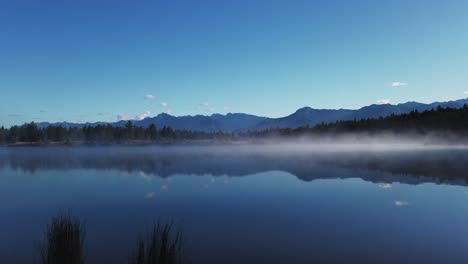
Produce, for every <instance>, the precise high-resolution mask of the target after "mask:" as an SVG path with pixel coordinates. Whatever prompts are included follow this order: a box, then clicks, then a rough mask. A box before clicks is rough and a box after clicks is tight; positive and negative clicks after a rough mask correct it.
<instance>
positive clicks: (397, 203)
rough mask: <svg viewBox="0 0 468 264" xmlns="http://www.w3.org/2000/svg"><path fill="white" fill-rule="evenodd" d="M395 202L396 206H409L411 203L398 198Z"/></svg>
mask: <svg viewBox="0 0 468 264" xmlns="http://www.w3.org/2000/svg"><path fill="white" fill-rule="evenodd" d="M393 203H394V204H395V206H397V207H403V206H408V205H409V203H408V202H405V201H398V200H396V201H394V202H393Z"/></svg>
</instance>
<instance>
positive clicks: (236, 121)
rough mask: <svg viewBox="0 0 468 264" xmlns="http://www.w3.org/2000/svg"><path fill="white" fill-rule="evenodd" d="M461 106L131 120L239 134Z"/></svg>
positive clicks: (456, 103)
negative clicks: (286, 114)
mask: <svg viewBox="0 0 468 264" xmlns="http://www.w3.org/2000/svg"><path fill="white" fill-rule="evenodd" d="M464 104H468V98H466V99H460V100H456V101H448V102H434V103H431V104H424V103H418V102H407V103H402V104H397V105H392V104H382V105H376V104H373V105H369V106H365V107H362V108H360V109H357V110H350V109H314V108H310V107H303V108H300V109H298V110H297V111H296V112H294V113H293V114H291V115H288V116H285V117H280V118H268V117H262V116H255V115H249V114H243V113H228V114H226V115H222V114H212V115H210V116H205V115H195V116H190V115H189V116H178V117H176V116H172V115H169V114H166V113H162V114H159V115H157V116H154V117H147V118H145V119H143V120H132V122H134V124H135V125H136V126H141V127H145V128H146V127H148V126H149V125H151V124H156V126H157V127H158V128H162V127H164V126H169V127H172V128H173V129H176V130H192V131H205V132H216V131H223V132H241V131H247V130H263V129H269V128H297V127H301V126H307V125H308V126H314V125H317V124H320V123H332V122H335V121H338V120H354V119H363V118H378V117H385V116H389V115H391V114H396V115H398V114H404V113H408V112H410V111H413V110H418V111H424V110H430V109H432V108H436V107H438V106H441V107H452V108H460V107H462V106H463V105H464ZM126 123H127V121H125V120H121V121H117V122H113V123H106V122H96V123H82V124H80V123H68V122H61V123H48V122H42V123H38V126H39V127H47V126H48V125H61V126H64V127H67V128H68V127H83V126H96V125H102V124H111V125H113V126H124V125H125V124H126Z"/></svg>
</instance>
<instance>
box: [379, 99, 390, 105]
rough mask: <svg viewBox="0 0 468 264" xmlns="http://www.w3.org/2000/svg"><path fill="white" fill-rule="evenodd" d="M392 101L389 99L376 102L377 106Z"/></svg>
mask: <svg viewBox="0 0 468 264" xmlns="http://www.w3.org/2000/svg"><path fill="white" fill-rule="evenodd" d="M391 102H392V100H390V99H380V100H377V104H389V103H391Z"/></svg>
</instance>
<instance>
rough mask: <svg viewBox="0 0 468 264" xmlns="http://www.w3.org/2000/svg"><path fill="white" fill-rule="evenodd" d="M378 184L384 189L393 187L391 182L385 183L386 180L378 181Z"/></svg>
mask: <svg viewBox="0 0 468 264" xmlns="http://www.w3.org/2000/svg"><path fill="white" fill-rule="evenodd" d="M377 186H379V187H380V188H382V189H390V188H392V184H391V183H385V182H380V183H377Z"/></svg>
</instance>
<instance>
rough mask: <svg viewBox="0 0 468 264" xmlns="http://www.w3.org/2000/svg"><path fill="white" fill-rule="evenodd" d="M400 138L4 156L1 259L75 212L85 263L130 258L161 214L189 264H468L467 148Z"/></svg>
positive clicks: (29, 252) (12, 257) (28, 247)
mask: <svg viewBox="0 0 468 264" xmlns="http://www.w3.org/2000/svg"><path fill="white" fill-rule="evenodd" d="M399 142H400V143H399V144H395V143H394V142H392V141H390V140H385V141H384V140H380V141H377V140H376V141H370V140H366V141H359V140H351V139H350V138H347V139H346V142H345V141H344V140H343V141H339V140H335V141H333V140H325V139H322V140H320V141H318V140H316V141H310V140H299V141H294V142H292V141H282V142H281V143H278V142H275V143H274V144H273V143H267V142H263V143H262V144H256V145H247V144H240V145H213V146H206V145H205V146H202V145H200V146H150V147H135V146H132V147H117V146H114V147H47V148H21V147H18V148H0V208H2V218H1V219H0V233H1V234H2V236H1V237H0V263H33V260H34V259H37V251H36V249H35V247H34V241H38V240H40V239H41V236H42V231H43V227H44V226H45V225H46V224H47V223H48V221H49V219H50V217H52V216H54V215H56V214H57V213H58V212H61V211H66V210H71V211H73V213H74V214H75V215H78V216H80V217H81V218H84V219H86V222H87V237H86V245H87V248H86V253H87V257H88V262H87V263H122V260H124V259H125V258H126V257H127V256H128V254H130V253H131V250H132V249H133V247H134V244H135V239H136V235H137V234H138V233H139V232H142V231H144V230H145V228H146V227H147V226H148V224H150V223H151V222H152V221H153V220H155V219H159V218H161V217H162V218H164V219H175V221H176V222H177V223H178V225H180V226H181V227H182V229H183V231H184V235H185V236H186V237H187V244H186V253H187V255H188V257H189V258H190V260H191V263H323V262H326V263H349V262H350V260H352V261H353V262H361V263H364V262H372V263H398V262H400V263H402V262H412V263H416V262H424V263H441V262H449V263H464V262H466V261H468V254H467V253H465V252H466V250H464V249H465V248H466V245H468V227H466V222H468V215H467V214H466V212H467V210H468V195H467V193H468V189H467V188H466V187H465V186H466V182H467V181H468V173H467V171H468V168H467V165H466V164H468V150H467V149H466V148H465V147H464V146H463V145H452V144H437V145H427V144H425V143H424V142H416V141H411V140H408V141H404V142H403V141H399ZM454 241H455V242H454Z"/></svg>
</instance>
